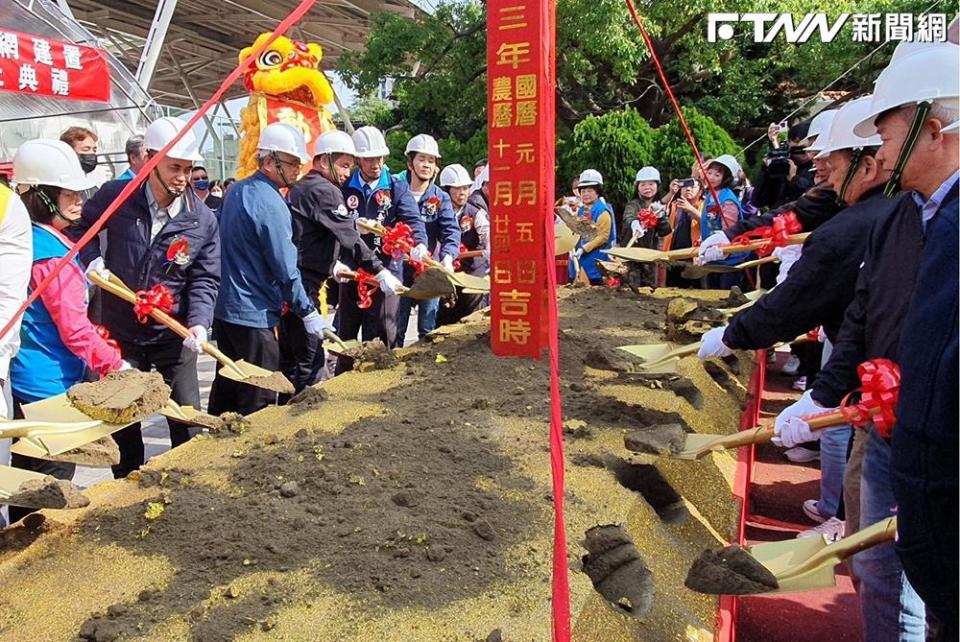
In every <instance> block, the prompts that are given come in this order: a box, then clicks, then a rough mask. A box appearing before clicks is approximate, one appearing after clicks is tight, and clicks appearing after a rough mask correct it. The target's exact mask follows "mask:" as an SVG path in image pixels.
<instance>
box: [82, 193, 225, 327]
mask: <svg viewBox="0 0 960 642" xmlns="http://www.w3.org/2000/svg"><path fill="white" fill-rule="evenodd" d="M127 183H128V181H110V182H108V183H105V184H104V185H103V187H101V188H100V190H99V191H98V192H97V193H96V194H95V195H94V196H93V198H91V199H90V200H88V201H87V202H86V203H84V204H83V216H82V220H81V223H80V230H79V231H80V233H81V234H82V233H83V232H86V230H87V229H89V228H90V226H92V225H93V224H94V223H95V222H96V221H97V219H99V218H100V215H101V214H103V212H104V211H105V210H106V209H107V207H108V206H109V205H110V203H112V202H113V200H114V199H115V198H116V197H117V195H118V194H119V193H120V191H121V190H123V188H124V187H126V185H127ZM147 189H149V187H148V184H147V183H144V184H142V185H141V186H140V187H138V188H137V190H136V191H135V192H134V193H133V194H131V195H130V198H128V199H127V200H126V202H125V203H124V204H123V205H122V206H120V209H119V210H117V211H116V213H114V215H113V216H112V217H110V220H109V221H108V222H107V224H106V225H105V226H104V228H103V230H104V231H105V232H106V236H107V250H106V253H105V254H104V256H103V260H104V263H105V264H106V267H107V269H108V270H110V271H111V272H113V273H114V274H116V275H117V276H118V277H120V278H121V279H122V280H123V281H124V283H126V284H127V285H128V286H129V287H130V288H131V289H133V290H134V291H136V290H145V289H148V288H151V287H153V286H154V285H156V284H158V283H162V284H163V285H165V286H166V287H167V288H169V289H170V291H171V293H172V294H173V298H174V301H175V303H174V306H173V311H172V312H171V315H172V316H173V317H174V318H175V319H177V320H179V321H182V322H184V324H185V325H187V326H188V327H191V326H194V325H202V326H203V327H205V328H209V327H210V326H211V324H212V323H213V308H214V304H215V303H216V300H217V291H218V290H219V288H220V233H219V227H218V225H217V219H216V217H215V216H214V215H213V212H211V211H210V209H209V208H208V207H207V206H206V205H204V204H203V203H202V202H200V199H198V198H197V196H196V195H195V194H194V193H193V190H189V189H188V190H186V192H184V195H183V196H182V197H181V198H183V199H185V203H184V206H183V208H182V209H181V210H180V213H179V214H178V215H177V216H176V217H175V218H174V219H173V220H171V221H168V222H167V224H166V225H165V226H164V227H163V229H161V230H160V233H159V234H157V236H156V238H155V239H154V240H153V241H152V242H151V241H150V224H151V219H150V207H149V205H147V196H146V193H145V190H147ZM181 239H182V240H184V241H186V243H187V249H186V254H187V255H188V256H186V257H185V258H183V255H181V257H180V258H178V259H177V260H171V259H168V258H167V250H168V249H169V247H170V244H171V243H172V242H174V241H177V240H181ZM98 256H100V240H99V238H98V237H97V236H95V237H93V239H91V240H90V243H89V244H87V246H86V247H84V248H83V250H81V257H82V259H83V261H84V263H86V264H88V265H89V263H90V261H92V260H93V259H95V258H96V257H98ZM102 315H103V324H104V325H105V326H106V327H107V329H108V330H109V331H110V334H112V335H113V336H114V337H115V338H117V339H119V340H121V341H126V342H131V343H138V344H156V343H162V342H165V341H180V339H179V338H178V337H177V335H175V334H174V333H173V332H172V331H171V330H168V329H167V328H166V327H164V326H162V325H159V324H156V323H146V324H140V323H138V322H137V318H136V315H134V313H133V307H132V306H131V305H130V304H129V303H127V302H126V301H123V300H121V299H119V298H117V297H115V296H113V295H112V294H104V296H103V303H102Z"/></svg>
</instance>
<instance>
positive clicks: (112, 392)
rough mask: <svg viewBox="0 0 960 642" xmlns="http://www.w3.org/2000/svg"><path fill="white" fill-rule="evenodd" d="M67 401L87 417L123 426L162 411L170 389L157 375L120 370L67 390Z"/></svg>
mask: <svg viewBox="0 0 960 642" xmlns="http://www.w3.org/2000/svg"><path fill="white" fill-rule="evenodd" d="M67 398H68V399H69V400H70V403H71V404H73V406H74V407H75V408H76V409H77V410H79V411H80V412H82V413H83V414H85V415H87V416H88V417H92V418H94V419H99V420H100V421H104V422H106V423H108V424H125V423H130V422H134V421H139V420H140V419H143V418H144V417H146V416H147V415H150V414H153V413H155V412H157V411H158V410H160V409H161V408H163V406H164V405H165V404H166V403H167V400H168V399H170V386H168V385H167V384H165V383H164V382H163V377H162V376H161V375H160V373H159V372H141V371H140V370H124V371H122V372H111V373H109V374H108V375H106V376H105V377H104V378H103V379H101V380H100V381H91V382H87V383H78V384H76V385H74V386H71V387H70V389H69V390H68V391H67Z"/></svg>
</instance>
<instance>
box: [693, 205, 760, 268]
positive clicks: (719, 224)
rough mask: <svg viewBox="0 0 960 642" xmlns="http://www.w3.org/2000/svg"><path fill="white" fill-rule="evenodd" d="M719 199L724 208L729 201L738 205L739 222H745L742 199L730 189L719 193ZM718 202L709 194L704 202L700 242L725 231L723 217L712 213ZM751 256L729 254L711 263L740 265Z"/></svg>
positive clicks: (742, 253)
mask: <svg viewBox="0 0 960 642" xmlns="http://www.w3.org/2000/svg"><path fill="white" fill-rule="evenodd" d="M717 198H719V199H720V205H721V206H722V205H723V204H724V203H726V202H727V201H733V202H734V203H736V205H737V220H739V221H742V220H743V205H742V204H741V203H740V199H738V198H737V195H736V194H734V193H733V190H732V189H730V188H729V187H724V188H723V189H721V190H720V191H719V192H717ZM715 204H716V202H715V201H714V200H713V194H712V193H710V192H708V193H707V198H706V200H705V201H704V202H703V211H702V212H701V213H700V240H701V241H705V240H706V239H707V237H708V236H710V235H711V234H713V233H714V232H722V231H723V217H721V216H719V215H714V214H711V213H710V209H711V208H713V207H714V205H715ZM749 256H750V252H740V253H739V254H728V255H727V258H725V259H722V260H720V261H711V263H715V264H720V265H737V264H738V263H743V262H744V261H746V260H747V258H748V257H749Z"/></svg>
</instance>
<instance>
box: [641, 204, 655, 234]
mask: <svg viewBox="0 0 960 642" xmlns="http://www.w3.org/2000/svg"><path fill="white" fill-rule="evenodd" d="M637 220H639V221H640V226H641V227H643V229H645V230H652V229H653V228H655V227H656V226H657V221H659V217H658V216H657V213H656V212H654V211H653V210H646V209H645V210H640V211H639V212H638V213H637Z"/></svg>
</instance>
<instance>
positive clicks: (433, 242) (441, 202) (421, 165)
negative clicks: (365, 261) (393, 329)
mask: <svg viewBox="0 0 960 642" xmlns="http://www.w3.org/2000/svg"><path fill="white" fill-rule="evenodd" d="M404 151H405V154H406V156H407V182H408V183H409V184H410V193H411V194H412V195H413V197H414V198H415V199H416V200H417V206H418V207H419V208H420V220H421V221H423V226H424V228H425V230H426V232H427V249H428V250H429V251H430V253H431V255H432V256H433V258H435V259H437V260H438V261H440V262H441V263H442V264H443V266H444V268H446V269H447V270H449V271H450V272H453V262H454V261H455V260H457V258H458V257H459V256H460V226H459V225H458V224H457V218H456V216H455V215H454V213H453V206H452V205H451V203H450V197H449V196H448V195H447V193H446V192H444V191H443V190H442V189H440V188H439V187H437V186H436V184H435V183H434V179H435V178H436V176H437V174H438V173H439V172H440V149H439V147H438V145H437V141H436V140H434V138H433V136H430V135H429V134H417V135H416V136H414V137H413V138H411V139H410V141H409V142H408V143H407V147H406V150H404ZM403 273H404V284H405V285H407V286H410V285H413V280H414V270H413V268H412V267H410V266H409V265H407V266H404V270H403ZM412 307H413V299H409V298H403V299H400V307H399V309H398V310H397V339H396V345H398V346H402V345H403V344H404V340H405V338H406V334H407V323H408V322H409V320H410V310H411V308H412ZM439 309H440V298H439V297H434V298H432V299H425V300H421V301H417V337H418V338H420V339H422V338H423V337H424V336H426V335H427V334H429V333H430V332H433V331H434V330H435V329H436V327H437V311H438V310H439Z"/></svg>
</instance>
